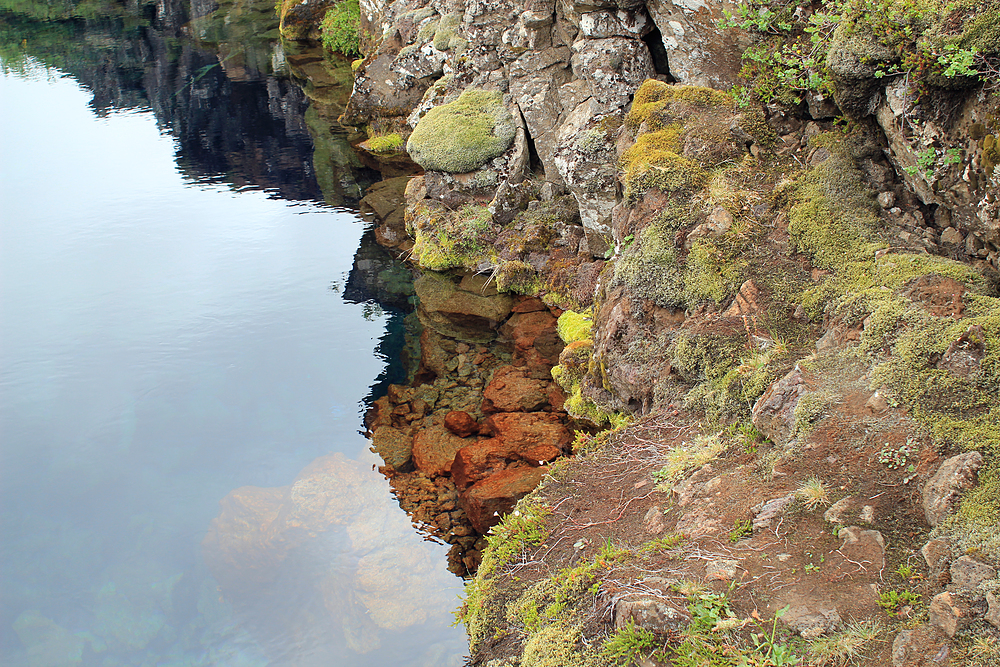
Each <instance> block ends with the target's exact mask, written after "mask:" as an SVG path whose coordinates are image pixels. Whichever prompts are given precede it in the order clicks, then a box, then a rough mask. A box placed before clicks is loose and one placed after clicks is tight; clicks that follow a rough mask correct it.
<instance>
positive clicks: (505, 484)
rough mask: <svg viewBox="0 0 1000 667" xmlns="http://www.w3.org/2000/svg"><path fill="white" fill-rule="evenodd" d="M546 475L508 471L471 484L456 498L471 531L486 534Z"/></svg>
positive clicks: (539, 470)
mask: <svg viewBox="0 0 1000 667" xmlns="http://www.w3.org/2000/svg"><path fill="white" fill-rule="evenodd" d="M546 472H548V468H547V467H539V468H535V467H531V466H520V467H514V468H507V469H505V470H502V471H500V472H498V473H496V474H494V475H491V476H489V477H487V478H486V479H483V480H481V481H479V482H476V483H475V484H473V485H472V486H471V487H470V488H468V489H466V490H465V491H464V492H462V494H461V496H459V499H460V502H461V505H462V508H463V509H464V510H465V512H466V514H468V516H469V521H471V522H472V527H473V528H475V529H476V530H477V531H478V532H479V533H486V532H487V531H488V530H489V529H490V528H492V527H493V526H495V525H496V524H498V523H500V519H501V518H503V516H504V515H505V514H507V513H508V512H510V511H511V510H512V509H514V505H515V504H516V503H517V501H518V500H520V499H521V498H523V497H524V496H526V495H528V494H529V493H530V492H531V491H532V490H534V488H535V487H536V486H538V483H539V482H540V481H541V479H542V476H543V475H544V474H545V473H546Z"/></svg>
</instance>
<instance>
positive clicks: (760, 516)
mask: <svg viewBox="0 0 1000 667" xmlns="http://www.w3.org/2000/svg"><path fill="white" fill-rule="evenodd" d="M794 502H795V494H794V493H792V494H789V495H787V496H782V497H781V498H775V499H773V500H769V501H767V502H766V503H763V504H761V505H758V506H757V507H755V508H754V511H755V512H756V513H757V515H756V516H755V517H754V518H753V529H754V530H755V531H756V530H766V529H767V528H770V527H771V524H772V523H773V522H774V520H775V519H776V518H778V517H779V516H781V515H782V514H784V513H785V510H786V509H788V507H789V506H790V505H792V504H793V503H794Z"/></svg>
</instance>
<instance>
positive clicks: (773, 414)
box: [751, 366, 808, 444]
mask: <svg viewBox="0 0 1000 667" xmlns="http://www.w3.org/2000/svg"><path fill="white" fill-rule="evenodd" d="M807 391H808V388H807V386H806V381H805V379H804V378H803V377H802V371H800V370H799V368H798V366H796V367H795V368H794V369H793V370H791V371H790V372H789V373H788V374H787V375H785V377H783V378H781V379H780V380H778V381H776V382H774V383H773V384H772V385H771V386H770V387H768V388H767V391H765V392H764V394H763V395H762V396H761V397H760V398H758V399H757V402H756V403H754V406H753V411H752V412H751V421H753V425H754V426H756V427H757V428H758V429H759V430H760V432H761V433H763V434H764V435H766V436H767V437H769V438H771V440H773V441H774V442H775V443H777V444H784V443H786V442H788V440H789V438H790V437H791V436H792V433H794V431H795V407H796V406H797V405H798V404H799V399H800V398H802V396H803V395H804V394H805V393H806V392H807Z"/></svg>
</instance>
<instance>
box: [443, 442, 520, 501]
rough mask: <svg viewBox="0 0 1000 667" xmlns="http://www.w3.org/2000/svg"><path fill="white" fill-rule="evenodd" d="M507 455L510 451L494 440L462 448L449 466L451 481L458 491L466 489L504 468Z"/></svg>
mask: <svg viewBox="0 0 1000 667" xmlns="http://www.w3.org/2000/svg"><path fill="white" fill-rule="evenodd" d="M509 453H510V449H509V448H508V447H507V446H505V445H504V443H503V441H501V440H498V439H496V438H490V439H488V440H480V441H479V442H477V443H475V444H472V445H468V446H466V447H462V449H460V450H458V453H457V454H455V460H454V462H452V464H451V479H452V481H453V482H455V486H456V487H458V488H459V489H465V488H468V487H469V486H472V485H473V484H475V483H476V482H478V481H479V480H481V479H483V478H485V477H488V476H489V475H491V474H493V473H496V472H499V471H501V470H503V469H504V468H506V467H507V463H508V461H507V455H508V454H509Z"/></svg>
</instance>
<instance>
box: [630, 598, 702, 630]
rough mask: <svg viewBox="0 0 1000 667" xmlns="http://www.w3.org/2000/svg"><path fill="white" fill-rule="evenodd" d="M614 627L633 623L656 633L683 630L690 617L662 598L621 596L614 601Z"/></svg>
mask: <svg viewBox="0 0 1000 667" xmlns="http://www.w3.org/2000/svg"><path fill="white" fill-rule="evenodd" d="M614 618H615V629H617V630H621V629H624V628H626V627H628V625H629V624H630V623H631V624H634V625H635V626H637V627H640V628H644V629H646V630H649V631H651V632H653V633H656V634H658V635H665V634H668V633H677V632H681V631H683V630H684V628H686V627H687V625H688V623H690V622H691V619H690V618H689V617H688V616H687V614H685V613H684V612H682V611H679V610H677V609H675V608H673V607H671V606H670V605H668V604H667V603H666V602H664V601H663V600H658V599H656V598H639V599H634V598H623V599H619V600H618V601H617V602H615V609H614Z"/></svg>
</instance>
